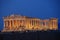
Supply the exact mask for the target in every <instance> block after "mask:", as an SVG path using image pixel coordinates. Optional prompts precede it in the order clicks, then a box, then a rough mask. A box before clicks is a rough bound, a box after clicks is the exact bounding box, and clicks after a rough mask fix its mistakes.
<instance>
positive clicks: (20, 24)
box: [2, 15, 58, 32]
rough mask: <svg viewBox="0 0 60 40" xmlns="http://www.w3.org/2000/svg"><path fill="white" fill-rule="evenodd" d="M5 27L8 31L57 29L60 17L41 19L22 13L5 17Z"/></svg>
mask: <svg viewBox="0 0 60 40" xmlns="http://www.w3.org/2000/svg"><path fill="white" fill-rule="evenodd" d="M3 21H4V28H3V30H2V32H6V31H26V30H57V29H58V19H57V18H50V19H39V18H32V17H27V16H21V15H10V16H6V17H3Z"/></svg>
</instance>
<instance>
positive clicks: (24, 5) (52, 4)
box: [0, 0, 60, 30]
mask: <svg viewBox="0 0 60 40" xmlns="http://www.w3.org/2000/svg"><path fill="white" fill-rule="evenodd" d="M59 2H60V1H59V0H0V30H2V29H3V19H2V17H3V16H8V15H11V14H22V15H25V16H31V17H37V18H42V19H43V18H44V19H45V18H51V17H56V18H58V19H59V20H60V16H59V15H60V14H59V13H60V12H59V11H60V5H59V4H60V3H59ZM59 23H60V22H59ZM59 28H60V27H59Z"/></svg>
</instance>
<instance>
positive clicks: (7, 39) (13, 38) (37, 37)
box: [0, 31, 60, 40]
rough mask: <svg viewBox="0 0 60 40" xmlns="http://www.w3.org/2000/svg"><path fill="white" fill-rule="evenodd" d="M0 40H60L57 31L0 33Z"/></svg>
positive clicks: (59, 33)
mask: <svg viewBox="0 0 60 40" xmlns="http://www.w3.org/2000/svg"><path fill="white" fill-rule="evenodd" d="M0 40H60V32H59V31H36V32H5V33H2V32H0Z"/></svg>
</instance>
